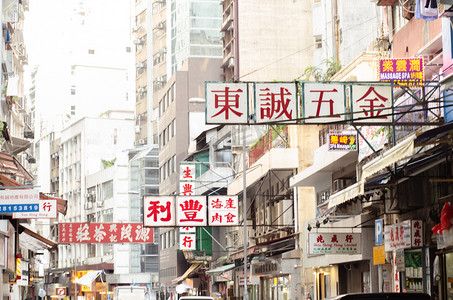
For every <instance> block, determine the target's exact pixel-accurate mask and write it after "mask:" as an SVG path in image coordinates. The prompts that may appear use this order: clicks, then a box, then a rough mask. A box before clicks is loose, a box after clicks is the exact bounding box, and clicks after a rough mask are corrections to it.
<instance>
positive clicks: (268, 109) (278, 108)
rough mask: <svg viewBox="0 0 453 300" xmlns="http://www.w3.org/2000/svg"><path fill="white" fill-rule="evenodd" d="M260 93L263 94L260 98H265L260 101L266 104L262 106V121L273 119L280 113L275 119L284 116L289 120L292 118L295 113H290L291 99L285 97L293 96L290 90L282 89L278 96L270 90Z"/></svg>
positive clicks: (262, 90) (266, 89)
mask: <svg viewBox="0 0 453 300" xmlns="http://www.w3.org/2000/svg"><path fill="white" fill-rule="evenodd" d="M260 92H263V93H262V94H259V95H258V96H259V97H263V98H260V101H261V102H264V103H263V104H261V111H260V113H261V119H264V118H268V119H272V118H273V116H274V114H278V113H280V114H279V115H277V116H276V117H275V119H278V118H280V117H281V116H282V115H283V114H284V115H285V116H286V117H287V118H288V119H291V118H292V113H293V111H292V110H290V111H288V106H289V103H290V102H291V99H285V96H290V95H291V93H290V92H289V91H288V89H285V88H283V87H281V88H280V92H279V93H278V94H277V93H272V92H270V90H269V88H265V89H261V90H260Z"/></svg>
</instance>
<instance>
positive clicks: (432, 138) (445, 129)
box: [414, 123, 453, 147]
mask: <svg viewBox="0 0 453 300" xmlns="http://www.w3.org/2000/svg"><path fill="white" fill-rule="evenodd" d="M452 131H453V123H448V124H445V125H442V126H439V127H436V128H434V129H431V130H427V131H425V132H423V133H421V134H419V135H417V138H416V139H415V140H414V146H415V147H419V146H425V145H431V144H438V143H442V142H452V139H451V138H448V137H446V136H447V135H448V134H449V133H450V132H452Z"/></svg>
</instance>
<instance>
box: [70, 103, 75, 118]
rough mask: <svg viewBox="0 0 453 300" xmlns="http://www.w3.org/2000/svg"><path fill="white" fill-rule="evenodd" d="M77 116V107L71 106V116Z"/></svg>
mask: <svg viewBox="0 0 453 300" xmlns="http://www.w3.org/2000/svg"><path fill="white" fill-rule="evenodd" d="M74 115H75V105H71V116H74Z"/></svg>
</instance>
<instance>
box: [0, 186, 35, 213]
mask: <svg viewBox="0 0 453 300" xmlns="http://www.w3.org/2000/svg"><path fill="white" fill-rule="evenodd" d="M14 212H39V191H38V190H35V189H8V190H0V213H14Z"/></svg>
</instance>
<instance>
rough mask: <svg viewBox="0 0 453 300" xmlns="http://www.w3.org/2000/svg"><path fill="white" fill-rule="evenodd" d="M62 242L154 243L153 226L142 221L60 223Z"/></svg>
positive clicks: (60, 238) (60, 240)
mask: <svg viewBox="0 0 453 300" xmlns="http://www.w3.org/2000/svg"><path fill="white" fill-rule="evenodd" d="M58 230H59V241H58V242H59V243H60V244H72V243H74V244H79V243H112V244H114V243H154V230H153V228H149V227H144V226H143V224H141V223H60V224H58Z"/></svg>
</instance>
